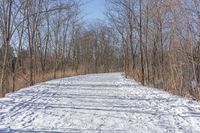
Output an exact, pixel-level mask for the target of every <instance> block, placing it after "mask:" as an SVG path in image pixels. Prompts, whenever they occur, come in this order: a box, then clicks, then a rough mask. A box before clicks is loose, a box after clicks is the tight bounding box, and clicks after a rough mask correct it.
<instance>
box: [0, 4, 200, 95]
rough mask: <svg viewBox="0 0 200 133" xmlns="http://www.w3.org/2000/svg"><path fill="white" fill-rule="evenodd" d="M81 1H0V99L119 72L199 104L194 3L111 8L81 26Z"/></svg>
mask: <svg viewBox="0 0 200 133" xmlns="http://www.w3.org/2000/svg"><path fill="white" fill-rule="evenodd" d="M82 4H83V3H81V2H80V1H79V0H64V1H59V0H55V1H50V0H28V1H27V0H1V1H0V33H1V34H0V41H1V42H0V94H1V96H4V95H5V94H6V93H7V92H10V91H15V90H16V89H17V88H21V87H24V86H28V85H33V84H35V83H38V82H41V81H46V80H49V79H53V78H59V77H64V76H69V75H74V74H86V73H97V72H110V71H120V70H123V71H124V72H125V73H126V75H129V76H132V77H134V79H136V80H138V81H140V82H141V83H142V84H144V85H151V86H154V87H158V88H163V89H165V90H166V91H169V92H171V93H173V94H176V95H181V96H190V97H192V98H194V99H199V98H200V89H199V86H200V54H199V53H200V1H199V0H109V1H107V4H106V6H107V11H106V16H107V19H108V21H106V22H104V21H100V20H98V21H96V22H94V23H93V24H87V23H85V22H84V21H83V19H82V16H81V15H82V14H81V12H80V9H81V8H80V7H81V6H82Z"/></svg>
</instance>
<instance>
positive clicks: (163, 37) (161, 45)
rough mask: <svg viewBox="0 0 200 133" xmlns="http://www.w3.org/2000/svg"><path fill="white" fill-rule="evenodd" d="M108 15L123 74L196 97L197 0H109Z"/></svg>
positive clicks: (199, 77)
mask: <svg viewBox="0 0 200 133" xmlns="http://www.w3.org/2000/svg"><path fill="white" fill-rule="evenodd" d="M106 15H107V17H108V19H109V22H110V24H111V27H113V29H114V30H115V33H116V34H118V38H120V39H119V42H120V44H121V46H122V47H123V59H124V70H125V72H126V74H127V75H131V76H133V77H134V78H135V79H138V80H140V81H141V83H142V84H149V85H152V86H155V87H159V88H164V89H165V90H167V91H170V92H171V93H173V94H178V95H182V96H192V97H193V98H196V99H200V89H199V87H200V86H199V85H200V84H199V83H200V1H199V0H110V1H108V3H107V12H106Z"/></svg>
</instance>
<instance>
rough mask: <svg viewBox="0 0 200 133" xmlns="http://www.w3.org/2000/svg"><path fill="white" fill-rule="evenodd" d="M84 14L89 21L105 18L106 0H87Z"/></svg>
mask: <svg viewBox="0 0 200 133" xmlns="http://www.w3.org/2000/svg"><path fill="white" fill-rule="evenodd" d="M85 1H87V2H86V4H85V5H84V7H83V8H84V9H83V10H84V16H85V20H87V21H90V22H91V21H95V20H97V19H104V10H105V0H85Z"/></svg>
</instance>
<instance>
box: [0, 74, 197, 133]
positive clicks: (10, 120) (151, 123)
mask: <svg viewBox="0 0 200 133" xmlns="http://www.w3.org/2000/svg"><path fill="white" fill-rule="evenodd" d="M0 132H92V133H95V132H105V133H112V132H115V133H116V132H117V133H118V132H130V133H133V132H135V133H171V132H173V133H200V103H198V102H196V101H192V100H189V99H185V98H180V97H178V96H172V95H170V94H168V93H167V92H164V91H161V90H158V89H155V88H150V87H144V86H142V85H140V84H139V83H137V82H135V81H134V80H131V79H125V78H124V76H123V75H122V74H121V73H104V74H89V75H81V76H75V77H70V78H63V79H56V80H52V81H48V82H44V83H41V84H37V85H34V86H32V87H28V88H25V89H22V90H20V91H17V92H15V93H13V94H8V95H7V96H6V97H5V98H2V99H0Z"/></svg>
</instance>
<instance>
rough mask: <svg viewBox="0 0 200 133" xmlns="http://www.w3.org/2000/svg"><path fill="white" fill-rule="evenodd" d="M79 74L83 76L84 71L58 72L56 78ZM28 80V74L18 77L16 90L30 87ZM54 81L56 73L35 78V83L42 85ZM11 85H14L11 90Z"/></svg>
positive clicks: (38, 75) (37, 75) (39, 75)
mask: <svg viewBox="0 0 200 133" xmlns="http://www.w3.org/2000/svg"><path fill="white" fill-rule="evenodd" d="M79 74H82V71H78V72H75V71H72V70H67V71H65V72H63V71H57V72H56V78H63V77H70V76H76V75H79ZM28 78H29V75H28V74H26V75H25V74H23V75H21V76H19V77H17V79H16V83H15V90H19V89H21V88H24V87H28V86H30V85H29V84H30V82H29V80H28ZM52 79H54V72H48V73H45V74H36V75H35V76H34V83H41V82H45V81H48V80H52ZM11 85H12V83H11V84H10V88H11Z"/></svg>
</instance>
